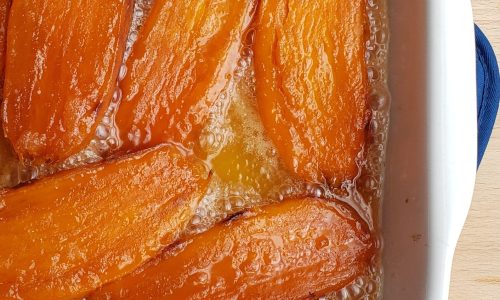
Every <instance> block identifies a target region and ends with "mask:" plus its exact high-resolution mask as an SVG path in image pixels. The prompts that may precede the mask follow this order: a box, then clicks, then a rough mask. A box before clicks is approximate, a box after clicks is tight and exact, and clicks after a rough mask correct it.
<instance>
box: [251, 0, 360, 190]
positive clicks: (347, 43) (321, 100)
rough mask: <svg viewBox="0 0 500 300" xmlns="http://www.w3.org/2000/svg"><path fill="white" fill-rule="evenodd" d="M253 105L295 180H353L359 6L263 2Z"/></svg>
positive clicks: (353, 2)
mask: <svg viewBox="0 0 500 300" xmlns="http://www.w3.org/2000/svg"><path fill="white" fill-rule="evenodd" d="M257 19H258V21H257V31H256V36H255V47H254V48H255V49H254V50H255V74H256V78H257V86H256V88H257V100H258V104H259V111H260V115H261V118H262V121H263V123H264V127H265V128H266V131H267V134H268V135H269V137H270V138H271V139H272V140H273V142H274V143H275V144H276V147H277V148H278V152H279V153H280V155H281V157H282V159H283V161H284V162H285V164H286V165H287V167H288V169H289V170H291V171H292V172H293V173H294V174H296V175H297V176H299V177H301V178H303V179H306V180H310V181H324V180H325V179H326V180H327V181H328V182H329V183H331V184H332V183H333V184H338V183H340V182H342V181H344V180H347V179H352V178H353V177H354V176H355V175H356V174H357V172H358V166H357V164H356V157H357V155H358V153H360V152H361V151H362V148H363V145H364V139H365V127H366V124H367V119H368V112H367V103H366V98H367V86H368V78H367V71H366V64H365V32H366V29H367V26H366V23H367V17H366V11H365V0H350V1H338V0H326V1H301V0H262V1H261V3H260V6H259V12H258V18H257Z"/></svg>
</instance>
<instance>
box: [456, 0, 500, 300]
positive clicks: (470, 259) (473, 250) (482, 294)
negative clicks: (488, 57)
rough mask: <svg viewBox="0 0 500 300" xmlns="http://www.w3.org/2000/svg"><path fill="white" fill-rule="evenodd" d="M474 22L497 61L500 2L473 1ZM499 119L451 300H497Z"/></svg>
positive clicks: (458, 261) (499, 277) (462, 244)
mask: <svg viewBox="0 0 500 300" xmlns="http://www.w3.org/2000/svg"><path fill="white" fill-rule="evenodd" d="M472 5H473V9H474V18H475V22H476V23H477V24H478V25H479V26H480V27H481V29H482V30H483V31H484V33H485V34H486V36H487V37H488V38H489V40H490V42H491V43H492V45H493V48H494V49H495V52H496V54H497V59H498V58H500V55H499V54H500V0H472ZM498 120H500V118H498V119H497V124H496V125H495V129H494V131H493V135H492V137H491V140H490V144H489V146H488V150H487V151H486V154H485V156H484V160H483V163H482V165H481V167H480V169H479V172H478V176H477V183H476V190H475V195H474V200H473V203H472V208H471V211H470V213H469V217H468V219H467V222H466V225H465V228H464V231H463V233H462V236H461V238H460V242H459V244H458V247H457V251H456V254H455V259H454V262H453V272H452V281H451V290H450V299H478V300H483V299H485V300H488V299H500V121H498Z"/></svg>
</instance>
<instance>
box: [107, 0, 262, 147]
mask: <svg viewBox="0 0 500 300" xmlns="http://www.w3.org/2000/svg"><path fill="white" fill-rule="evenodd" d="M254 7H255V1H254V0H221V1H208V0H185V1H168V0H158V1H155V3H154V4H153V8H152V10H151V12H150V15H149V17H148V20H147V21H146V23H145V25H144V27H143V28H142V30H141V31H140V32H139V38H138V40H137V41H136V44H135V45H134V48H133V50H132V54H131V57H130V58H129V59H128V62H127V70H128V74H127V76H126V77H125V79H124V80H123V81H122V82H121V84H120V86H121V88H122V90H123V100H122V102H121V104H120V107H119V109H118V112H117V116H116V123H117V125H118V127H119V128H120V135H121V139H122V141H123V145H122V147H121V150H120V151H129V150H131V149H142V148H146V147H148V146H152V145H156V144H158V143H161V142H165V141H174V142H177V143H182V144H184V145H185V146H187V147H189V148H192V147H190V145H191V144H193V143H196V142H198V137H199V136H198V135H199V132H200V130H201V127H202V125H203V124H204V121H205V120H206V118H207V116H208V113H209V109H210V107H211V105H212V103H213V102H214V101H215V100H216V99H217V98H218V97H219V95H220V94H221V92H222V91H223V90H225V89H227V87H228V83H229V80H230V78H231V76H232V73H233V69H234V65H235V64H236V62H237V59H238V58H239V48H240V46H241V38H242V34H243V32H244V30H245V28H246V27H247V25H248V24H249V23H250V21H251V18H252V15H253V12H254Z"/></svg>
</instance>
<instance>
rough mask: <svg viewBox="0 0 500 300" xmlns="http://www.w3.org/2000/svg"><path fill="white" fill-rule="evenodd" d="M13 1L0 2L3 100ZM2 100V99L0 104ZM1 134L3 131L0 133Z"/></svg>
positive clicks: (0, 89) (1, 87) (0, 92)
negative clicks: (8, 30)
mask: <svg viewBox="0 0 500 300" xmlns="http://www.w3.org/2000/svg"><path fill="white" fill-rule="evenodd" d="M10 5H11V0H0V98H3V81H4V69H5V50H6V45H7V43H6V42H7V22H8V21H9V11H10ZM1 102H2V100H1V99H0V103H1ZM0 133H1V131H0Z"/></svg>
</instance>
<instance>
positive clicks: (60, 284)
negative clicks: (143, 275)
mask: <svg viewBox="0 0 500 300" xmlns="http://www.w3.org/2000/svg"><path fill="white" fill-rule="evenodd" d="M207 180H208V171H207V169H206V167H205V165H204V164H202V163H200V162H198V161H197V160H195V159H194V158H192V157H188V156H186V155H184V154H182V153H181V152H179V151H178V150H177V149H176V148H173V147H170V146H162V147H160V148H156V149H154V150H152V151H148V152H144V153H142V154H137V155H135V156H131V157H128V158H124V159H121V160H118V161H114V162H109V163H104V164H97V165H92V166H87V167H84V168H81V169H78V170H71V171H66V172H62V173H59V174H57V175H54V176H52V177H47V178H44V179H41V180H40V181H36V182H34V183H32V184H30V185H27V186H24V187H21V188H18V189H14V190H9V191H5V192H3V193H2V194H0V204H1V205H0V245H1V247H0V298H2V299H3V298H15V299H73V298H76V297H81V296H83V295H85V294H86V293H88V292H89V291H91V290H94V289H95V288H97V287H99V286H101V285H102V284H105V283H106V282H109V281H111V280H114V279H116V278H118V277H121V276H123V275H125V274H127V273H129V272H130V271H132V270H134V269H135V268H137V267H138V266H140V265H142V264H143V263H144V262H145V261H146V260H147V259H149V258H151V257H154V256H155V255H157V254H158V252H159V250H161V249H162V248H163V247H164V246H166V245H169V244H171V243H172V242H173V241H175V240H176V239H178V237H179V234H180V233H181V232H182V231H183V229H184V228H185V227H186V226H187V224H188V223H189V221H190V219H191V218H192V216H193V215H194V211H195V209H196V207H197V205H198V203H199V201H200V198H201V197H202V195H204V193H205V189H206V186H207Z"/></svg>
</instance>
